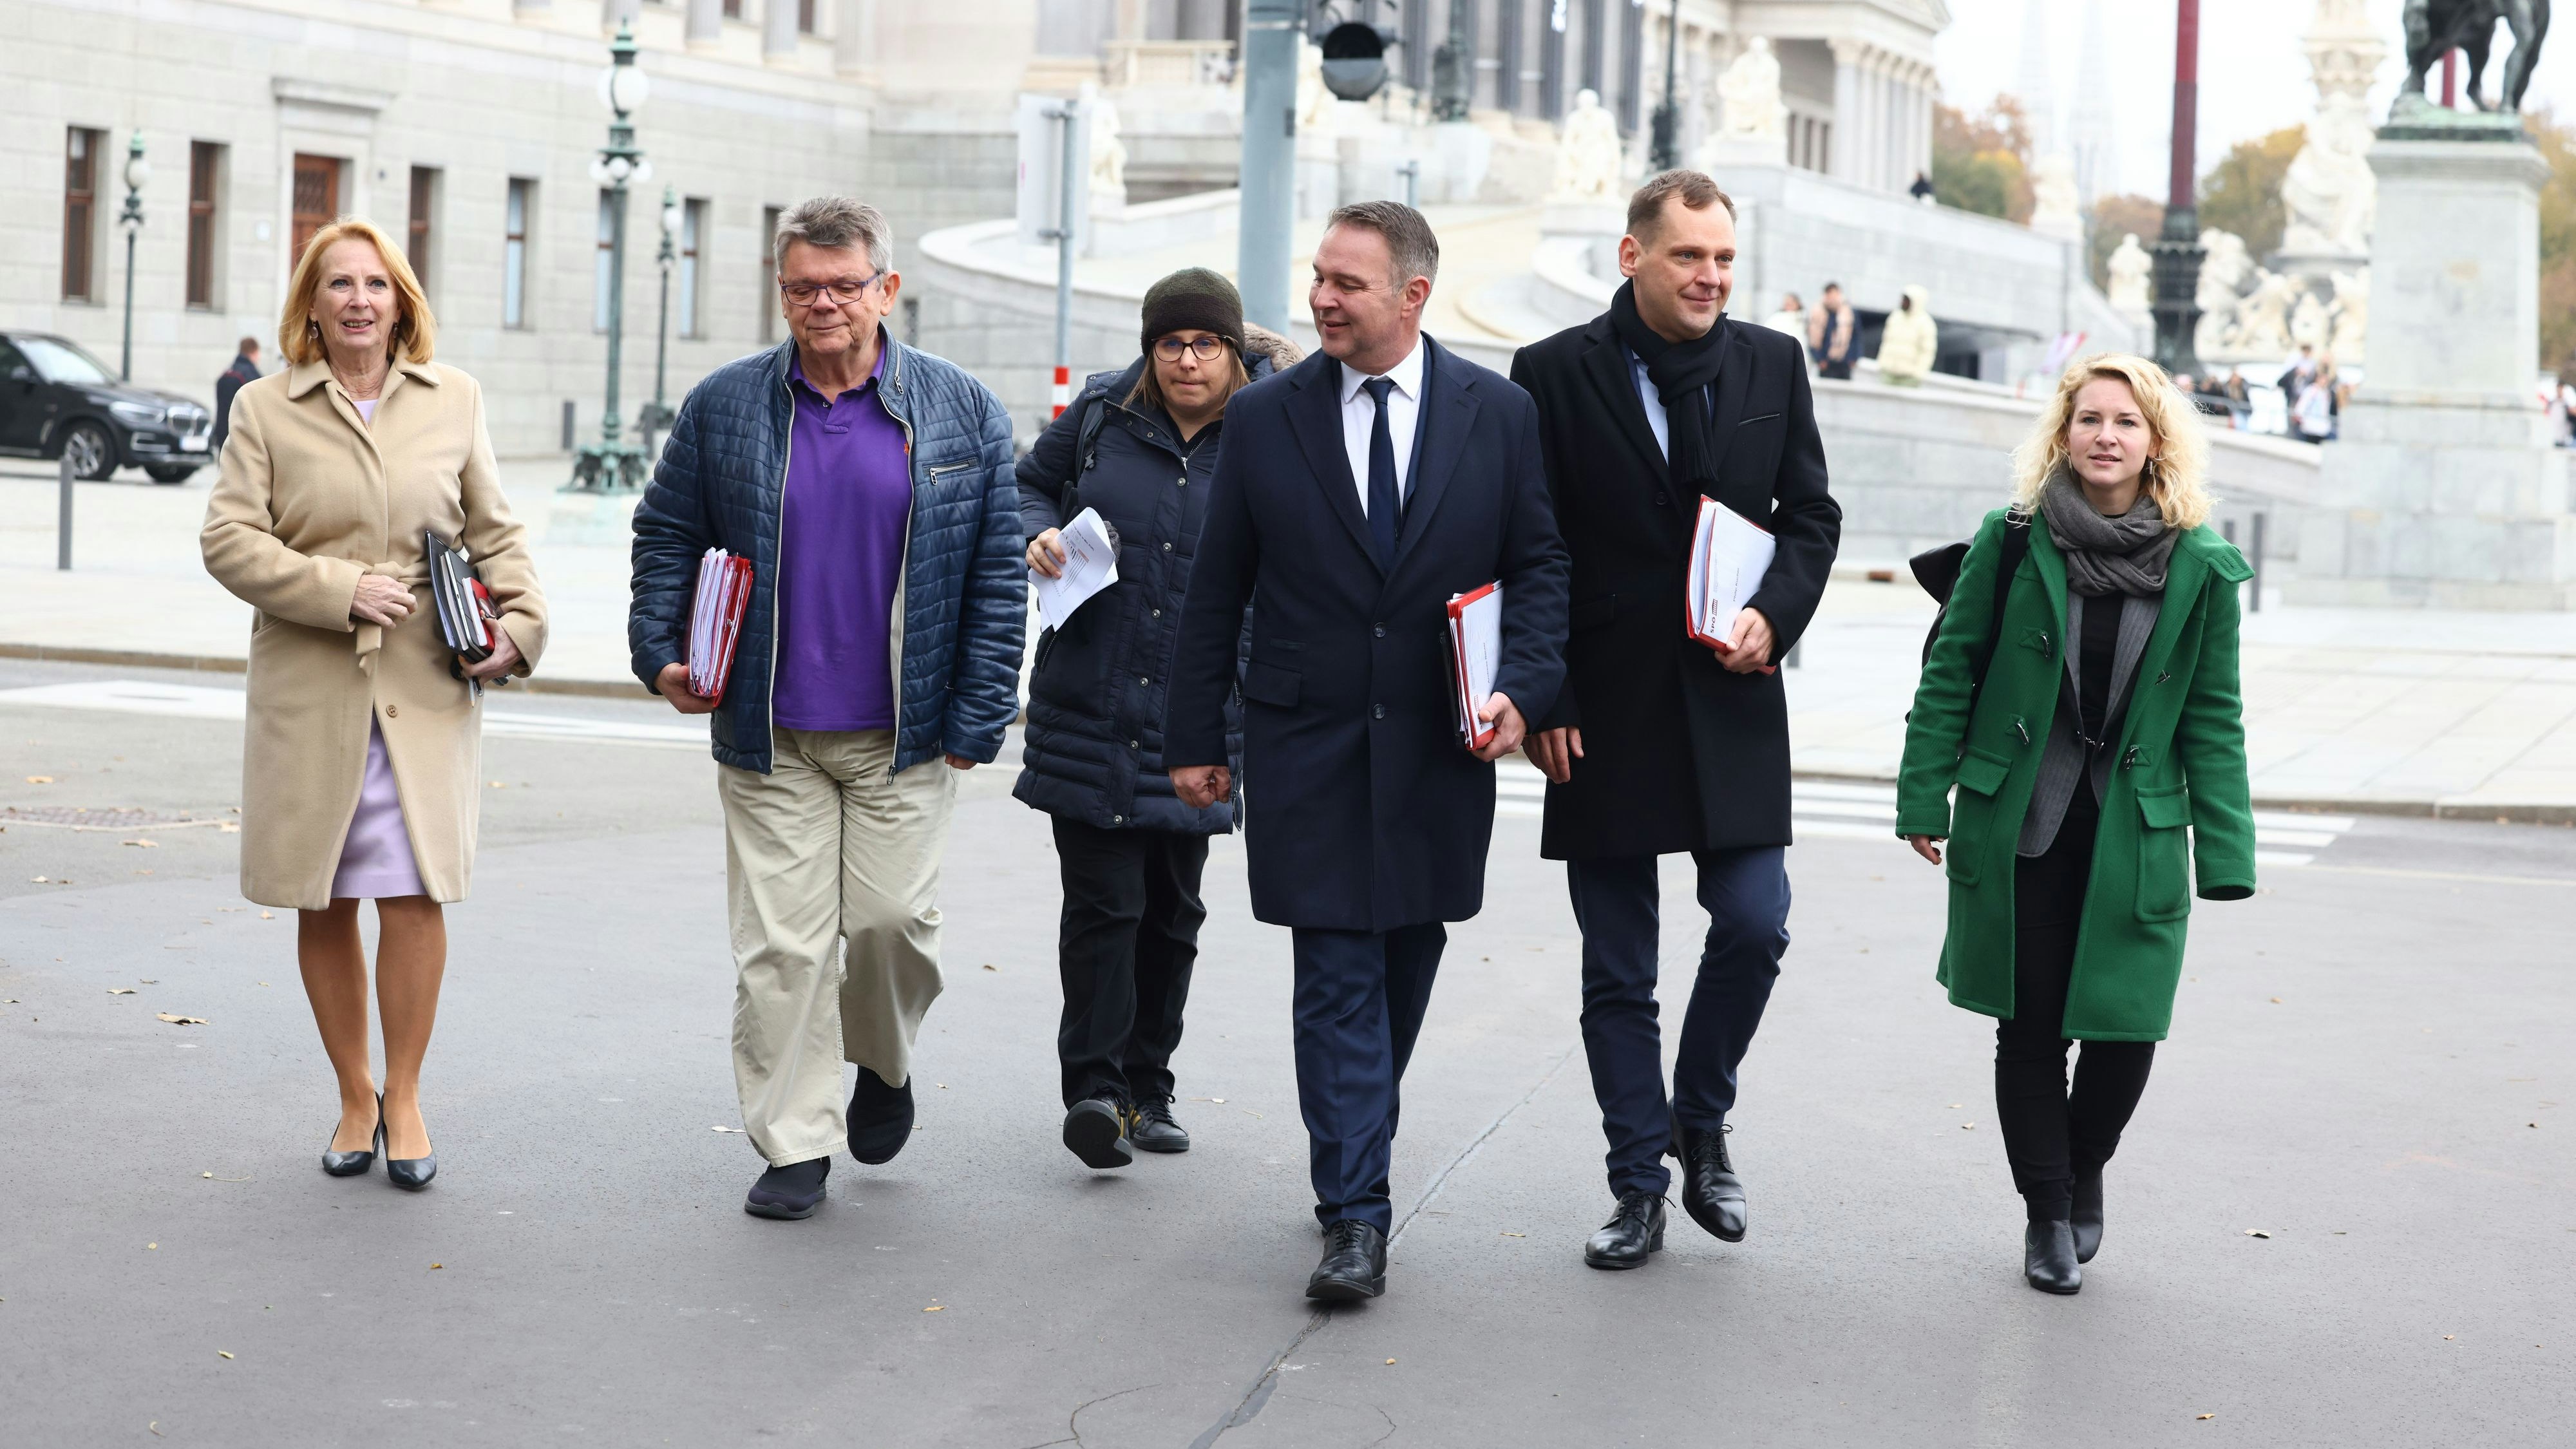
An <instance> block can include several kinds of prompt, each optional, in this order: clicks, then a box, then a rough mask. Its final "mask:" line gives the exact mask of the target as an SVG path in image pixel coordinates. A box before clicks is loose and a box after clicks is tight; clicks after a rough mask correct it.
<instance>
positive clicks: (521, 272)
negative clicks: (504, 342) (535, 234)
mask: <svg viewBox="0 0 2576 1449" xmlns="http://www.w3.org/2000/svg"><path fill="white" fill-rule="evenodd" d="M536 193H537V183H535V182H533V181H530V180H528V179H527V178H526V177H523V176H513V177H511V178H510V201H509V207H508V210H507V212H506V213H505V215H504V218H503V222H502V225H503V231H502V240H501V325H502V326H504V327H525V326H527V325H528V222H529V219H530V214H531V213H532V212H534V211H535V210H536V209H537V194H536Z"/></svg>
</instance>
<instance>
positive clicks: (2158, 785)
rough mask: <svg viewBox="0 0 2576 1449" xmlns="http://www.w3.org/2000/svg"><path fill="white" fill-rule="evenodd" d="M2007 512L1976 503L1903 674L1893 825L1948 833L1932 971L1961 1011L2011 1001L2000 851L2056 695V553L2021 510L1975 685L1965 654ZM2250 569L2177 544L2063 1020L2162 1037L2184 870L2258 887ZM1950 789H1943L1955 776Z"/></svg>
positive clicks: (2136, 681) (2124, 731) (1978, 636)
mask: <svg viewBox="0 0 2576 1449" xmlns="http://www.w3.org/2000/svg"><path fill="white" fill-rule="evenodd" d="M2003 537H2004V512H2003V510H2001V509H1997V510H1996V511H1995V512H1993V513H1991V514H1989V515H1987V517H1986V521H1985V524H1984V526H1983V527H1981V528H1979V529H1978V530H1977V536H1976V538H1975V539H1974V540H1973V541H1972V543H1971V544H1970V546H1969V549H1968V556H1967V559H1966V561H1965V562H1964V563H1963V564H1962V566H1961V568H1960V571H1959V582H1958V587H1957V589H1956V591H1955V592H1953V593H1952V595H1951V606H1950V609H1949V612H1948V613H1947V615H1945V616H1944V617H1943V619H1942V621H1941V627H1940V633H1939V634H1938V636H1937V637H1935V638H1934V640H1933V643H1932V657H1931V658H1930V659H1929V660H1928V661H1926V663H1925V664H1924V666H1923V676H1922V682H1921V683H1920V684H1918V685H1917V686H1916V687H1915V692H1914V710H1913V713H1912V714H1911V715H1910V716H1908V722H1907V727H1906V732H1905V763H1904V766H1903V768H1902V770H1901V772H1900V773H1899V775H1898V777H1897V786H1896V833H1897V834H1898V835H1900V836H1905V835H1935V836H1947V837H1948V839H1949V852H1948V858H1947V861H1946V865H1945V868H1946V870H1947V872H1948V874H1949V878H1950V929H1949V934H1948V936H1947V938H1946V939H1945V940H1944V941H1943V942H1942V946H1941V970H1940V981H1941V984H1942V985H1944V986H1946V987H1948V988H1949V990H1950V1000H1951V1001H1952V1002H1953V1003H1954V1004H1956V1005H1959V1006H1964V1007H1966V1008H1967V1009H1969V1010H1970V1011H1978V1012H1983V1013H1985V1014H1986V1015H1988V1016H1996V1017H2006V1018H2009V1017H2010V1016H2011V1015H2012V1014H2013V861H2014V858H2015V857H2014V847H2015V845H2016V844H2017V843H2018V841H2019V839H2020V837H2021V825H2022V816H2023V814H2024V813H2025V812H2026V811H2027V810H2028V809H2029V808H2030V797H2031V789H2032V786H2033V784H2034V782H2035V781H2036V780H2037V778H2038V774H2039V758H2040V753H2041V749H2042V746H2043V745H2044V744H2045V743H2046V741H2047V739H2048V731H2049V725H2050V723H2051V722H2052V721H2053V720H2054V719H2055V718H2056V712H2057V707H2058V701H2059V700H2060V699H2061V698H2062V697H2063V694H2062V691H2061V689H2060V687H2059V681H2060V679H2061V678H2062V677H2063V675H2064V674H2065V671H2066V662H2065V659H2064V657H2063V654H2062V651H2063V650H2064V649H2065V648H2066V646H2067V644H2068V643H2069V642H2071V641H2069V640H2068V639H2067V637H2066V560H2065V557H2064V556H2063V555H2062V554H2060V553H2059V552H2058V550H2057V546H2056V544H2055V543H2054V542H2052V541H2051V540H2050V538H2049V536H2048V526H2047V523H2046V522H2045V520H2041V519H2036V518H2034V519H2033V521H2032V524H2031V530H2030V551H2029V553H2028V554H2027V555H2025V556H2024V558H2023V560H2022V563H2021V567H2020V569H2019V571H2018V572H2017V573H2016V575H2015V576H2014V579H2013V582H2012V589H2011V592H2010V593H2009V594H2008V595H2007V596H2006V598H2005V600H2004V620H2003V630H2002V632H2001V633H2000V634H1999V635H1998V636H1997V637H1996V641H1995V657H1994V662H1993V664H1992V666H1991V667H1990V668H1989V670H1988V672H1987V675H1986V683H1985V688H1984V689H1983V690H1982V691H1980V692H1978V694H1977V696H1976V714H1975V717H1974V718H1970V717H1969V713H1968V701H1969V692H1970V691H1969V686H1970V683H1971V679H1970V671H1971V669H1972V668H1973V657H1972V656H1973V655H1974V653H1975V651H1976V649H1977V648H1978V646H1979V645H1981V644H1982V643H1983V642H1984V640H1985V637H1986V626H1987V623H1988V621H1989V619H1990V618H1991V617H1992V615H1993V612H1994V597H1995V567H1996V565H1997V563H1998V562H1999V561H2000V559H2001V556H2002V551H2003ZM2252 576H2253V569H2252V568H2250V567H2249V566H2248V565H2247V564H2246V562H2245V559H2244V557H2243V556H2242V555H2240V554H2238V553H2237V552H2236V548H2235V546H2234V545H2233V544H2230V543H2228V542H2227V541H2226V540H2224V539H2222V538H2220V537H2219V536H2218V534H2217V532H2216V531H2215V530H2213V529H2210V528H2209V527H2207V526H2205V525H2204V526H2202V527H2199V528H2195V529H2193V530H2191V531H2190V532H2189V533H2186V534H2184V535H2183V536H2182V537H2181V538H2180V539H2178V540H2176V541H2175V544H2174V551H2173V557H2172V562H2171V564H2170V566H2169V568H2168V570H2167V575H2166V580H2167V582H2166V587H2165V597H2164V604H2163V607H2162V609H2161V610H2160V612H2159V613H2158V614H2157V617H2156V627H2155V632H2154V633H2153V634H2151V635H2149V636H2148V639H2147V647H2146V653H2145V654H2144V655H2143V656H2142V657H2141V658H2140V659H2139V661H2138V667H2137V672H2136V673H2135V674H2134V675H2133V676H2132V678H2131V683H2130V686H2129V702H2128V711H2127V714H2126V716H2125V718H2124V719H2123V720H2122V721H2121V726H2120V735H2119V738H2118V740H2116V741H2115V742H2114V748H2115V749H2116V750H2117V754H2116V755H2115V756H2114V757H2113V758H2114V759H2115V760H2116V761H2117V765H2116V767H2115V768H2114V769H2113V770H2112V771H2111V781H2110V789H2109V796H2108V798H2107V799H2105V800H2104V801H2103V802H2102V825H2101V832H2100V834H2099V835H2097V836H2096V837H2095V839H2094V846H2093V876H2092V882H2091V884H2090V885H2089V886H2088V887H2087V889H2086V892H2085V897H2084V916H2083V924H2082V925H2081V927H2080V928H2079V929H2078V932H2077V936H2076V945H2075V969H2074V977H2073V979H2072V981H2071V982H2070V983H2069V985H2068V987H2067V993H2066V1016H2065V1020H2064V1023H2063V1030H2064V1032H2065V1035H2067V1036H2068V1037H2071V1038H2075V1039H2077V1040H2082V1041H2162V1040H2164V1037H2165V1032H2166V1030H2167V1028H2169V1027H2170V1026H2171V1025H2172V1022H2173V999H2174V985H2175V983H2176V982H2177V981H2178V980H2180V979H2181V975H2182V949H2183V928H2184V926H2185V925H2186V924H2188V922H2189V918H2190V916H2191V896H2192V881H2193V874H2194V871H2195V868H2196V869H2197V873H2198V878H2199V886H2200V895H2201V898H2202V899H2203V900H2212V901H2234V900H2243V899H2245V898H2246V897H2248V896H2250V895H2252V894H2254V815H2253V802H2252V798H2251V795H2252V791H2251V789H2250V787H2249V786H2248V784H2247V782H2246V778H2245V723H2244V711H2243V700H2242V698H2241V696H2240V695H2239V693H2238V691H2237V677H2236V628H2237V619H2238V611H2237V603H2236V585H2237V584H2238V583H2240V582H2242V581H2244V580H2245V579H2248V578H2251V577H2252ZM1953 785H1956V786H1957V787H1958V788H1957V795H1956V803H1955V804H1954V803H1953V801H1952V790H1951V787H1952V786H1953Z"/></svg>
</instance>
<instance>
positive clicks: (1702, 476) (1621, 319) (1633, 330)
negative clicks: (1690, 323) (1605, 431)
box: [1610, 282, 1726, 493]
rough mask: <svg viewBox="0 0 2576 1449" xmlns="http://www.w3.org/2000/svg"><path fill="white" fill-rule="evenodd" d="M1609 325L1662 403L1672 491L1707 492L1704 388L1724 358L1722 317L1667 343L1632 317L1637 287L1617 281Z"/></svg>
mask: <svg viewBox="0 0 2576 1449" xmlns="http://www.w3.org/2000/svg"><path fill="white" fill-rule="evenodd" d="M1610 325H1611V326H1612V327H1615V328H1617V329H1618V332H1619V340H1620V341H1621V342H1624V343H1626V344H1627V345H1628V350H1629V351H1631V352H1633V353H1635V354H1637V356H1638V357H1640V358H1642V359H1643V360H1644V361H1645V364H1646V380H1647V381H1648V382H1651V383H1653V384H1654V385H1655V396H1656V397H1658V398H1660V399H1662V400H1663V404H1664V421H1665V424H1666V428H1667V431H1668V432H1669V433H1670V434H1671V437H1672V444H1671V446H1670V447H1669V448H1667V449H1666V450H1665V452H1666V455H1667V457H1668V459H1669V462H1670V466H1671V468H1672V481H1673V486H1674V487H1675V488H1676V489H1681V490H1684V491H1687V492H1692V493H1701V492H1706V491H1707V490H1708V489H1709V488H1710V487H1712V486H1714V485H1715V483H1716V481H1717V445H1716V440H1715V439H1714V438H1712V437H1711V436H1710V435H1709V434H1710V431H1711V429H1712V426H1713V420H1712V419H1711V417H1710V412H1711V411H1712V409H1713V407H1714V405H1715V403H1714V399H1712V398H1711V397H1710V395H1709V392H1708V389H1709V386H1710V385H1711V384H1712V383H1715V382H1716V381H1717V374H1718V368H1719V365H1720V364H1721V363H1723V362H1724V361H1725V360H1726V318H1725V316H1724V315H1722V314H1721V315H1720V316H1719V317H1718V319H1717V325H1716V326H1714V327H1711V328H1710V329H1708V331H1707V332H1706V333H1705V334H1703V335H1701V336H1698V337H1694V338H1692V339H1691V340H1690V341H1688V342H1666V341H1665V340H1664V339H1663V338H1661V337H1659V336H1657V335H1656V334H1655V329H1653V328H1651V327H1649V326H1647V325H1646V321H1645V319H1644V318H1642V317H1640V316H1638V315H1637V284H1636V283H1634V282H1622V283H1620V284H1619V290H1618V291H1617V292H1615V293H1613V294H1612V295H1611V297H1610Z"/></svg>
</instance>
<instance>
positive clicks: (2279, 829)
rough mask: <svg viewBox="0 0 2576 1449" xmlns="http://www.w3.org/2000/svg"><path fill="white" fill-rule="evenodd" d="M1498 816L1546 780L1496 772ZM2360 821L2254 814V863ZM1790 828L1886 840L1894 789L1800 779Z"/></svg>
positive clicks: (1534, 774) (2314, 848) (2269, 861)
mask: <svg viewBox="0 0 2576 1449" xmlns="http://www.w3.org/2000/svg"><path fill="white" fill-rule="evenodd" d="M1494 789H1495V793H1496V795H1497V797H1498V798H1497V800H1496V802H1495V806H1494V808H1495V812H1496V813H1497V814H1502V815H1523V816H1532V817H1535V816H1538V815H1542V814H1544V813H1545V809H1546V801H1547V777H1546V776H1544V775H1541V774H1540V773H1539V772H1538V771H1537V770H1536V769H1534V768H1532V767H1531V766H1529V765H1526V764H1523V763H1521V762H1520V761H1518V760H1512V761H1507V762H1505V763H1504V764H1503V765H1501V766H1500V767H1499V768H1498V769H1497V770H1496V772H1495V784H1494ZM2355 823H2356V822H2355V821H2354V820H2353V818H2352V817H2351V816H2349V815H2306V814H2290V813H2287V812H2283V811H2277V810H2257V811H2255V812H2254V863H2255V864H2257V865H2273V866H2299V865H2308V864H2312V863H2313V862H2314V861H2315V860H2316V858H2317V852H2319V851H2321V850H2324V849H2325V848H2326V847H2328V846H2330V845H2332V844H2334V843H2335V841H2336V840H2337V839H2339V838H2341V837H2342V836H2343V834H2344V833H2345V832H2346V831H2349V830H2351V829H2352V828H2353V825H2354V824H2355ZM1789 824H1790V828H1791V829H1792V830H1794V831H1795V832H1796V834H1797V837H1798V838H1799V839H1801V840H1807V839H1814V838H1818V837H1825V838H1830V839H1837V840H1886V841H1890V842H1892V841H1893V840H1894V838H1895V836H1894V831H1895V829H1896V788H1895V787H1894V786H1892V785H1873V784H1869V783H1867V782H1863V781H1843V780H1797V781H1793V782H1791V785H1790V789H1789Z"/></svg>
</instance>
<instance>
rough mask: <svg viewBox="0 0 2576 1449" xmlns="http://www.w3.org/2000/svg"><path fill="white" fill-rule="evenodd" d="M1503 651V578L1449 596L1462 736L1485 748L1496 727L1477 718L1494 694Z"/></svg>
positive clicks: (1452, 681) (1453, 684) (1452, 674)
mask: <svg viewBox="0 0 2576 1449" xmlns="http://www.w3.org/2000/svg"><path fill="white" fill-rule="evenodd" d="M1502 654H1503V586H1502V584H1501V583H1500V582H1499V581H1497V582H1495V583H1490V584H1487V585H1485V586H1484V587H1483V588H1481V589H1473V590H1470V591H1468V592H1466V593H1463V594H1459V595H1456V596H1455V597H1453V598H1451V599H1450V600H1449V698H1450V700H1451V702H1452V703H1454V704H1455V705H1456V706H1457V714H1458V737H1459V738H1460V739H1462V740H1465V741H1466V742H1467V748H1469V749H1471V750H1481V749H1483V748H1484V747H1485V746H1486V745H1487V744H1489V743H1491V742H1492V740H1493V738H1494V727H1493V726H1492V725H1489V724H1486V723H1484V722H1483V721H1481V720H1479V719H1477V718H1476V711H1477V710H1479V709H1481V708H1483V707H1484V703H1485V701H1486V700H1487V699H1490V698H1492V697H1493V693H1494V675H1495V672H1496V671H1497V670H1498V669H1500V668H1501V665H1502Z"/></svg>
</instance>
